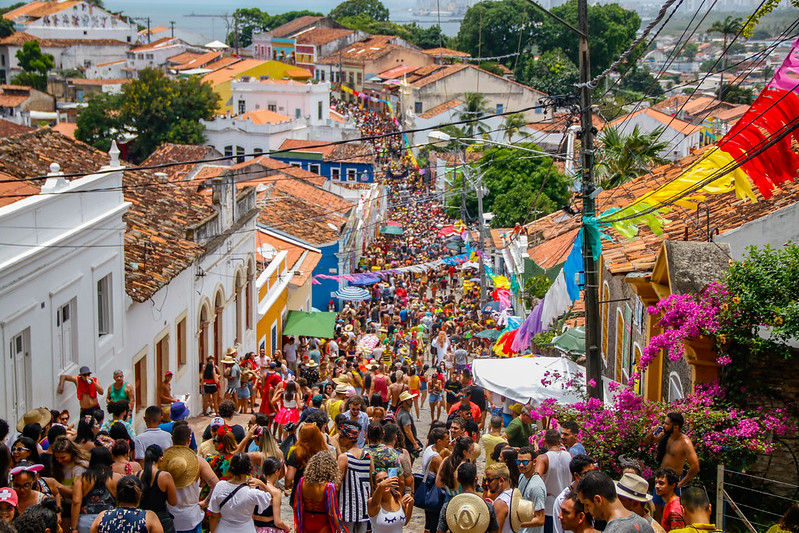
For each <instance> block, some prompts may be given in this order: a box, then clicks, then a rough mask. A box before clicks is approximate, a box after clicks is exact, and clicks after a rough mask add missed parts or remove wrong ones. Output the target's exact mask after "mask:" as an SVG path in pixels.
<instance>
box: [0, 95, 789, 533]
mask: <svg viewBox="0 0 799 533" xmlns="http://www.w3.org/2000/svg"><path fill="white" fill-rule="evenodd" d="M336 106H337V107H338V108H340V110H341V111H342V112H345V113H347V114H349V115H351V116H354V117H355V118H356V121H357V122H358V124H359V126H360V127H361V128H363V129H365V130H368V131H371V132H372V133H383V132H385V131H394V130H392V129H390V128H391V127H393V122H392V121H391V120H390V119H389V118H387V117H385V116H381V115H379V114H376V113H373V112H369V111H364V110H363V109H360V108H358V107H357V106H355V105H353V104H344V103H342V102H337V103H336ZM378 148H379V149H380V150H388V151H390V152H391V153H390V155H389V158H390V159H392V160H396V159H397V158H398V157H400V156H398V155H397V154H395V153H394V151H395V150H398V149H399V147H398V146H395V144H382V145H380V146H378ZM402 157H404V156H402ZM402 164H403V165H404V164H405V163H402ZM389 179H390V178H389ZM387 184H388V185H389V189H390V191H391V193H390V194H391V197H390V200H391V208H390V211H389V212H388V214H387V217H388V220H392V221H397V222H398V223H401V224H402V227H403V232H402V234H401V235H396V236H378V237H376V238H375V239H374V240H373V241H372V242H371V243H370V244H369V246H368V248H367V249H366V250H365V252H364V254H363V259H362V263H361V265H360V272H363V273H367V272H376V271H384V270H386V269H398V268H403V267H412V266H414V265H419V264H422V263H428V264H427V266H426V267H425V268H423V269H413V270H407V269H406V270H404V271H400V272H394V273H392V274H391V275H383V276H380V279H379V281H377V282H376V283H373V284H372V285H370V286H369V298H367V299H364V300H363V301H358V302H345V303H343V305H342V306H341V308H340V309H338V307H339V306H338V305H336V303H335V302H332V301H331V308H332V309H337V312H338V317H337V324H336V327H335V333H334V335H333V336H332V337H331V338H314V337H296V338H295V337H290V338H285V339H284V341H283V343H282V349H281V350H275V352H274V353H272V354H267V353H265V350H263V349H262V350H260V351H259V353H258V354H257V355H256V354H255V353H254V352H249V353H246V354H243V355H240V354H238V352H237V351H236V349H235V348H230V349H228V350H227V351H226V353H225V354H224V356H223V355H222V354H216V355H215V356H214V355H212V356H209V357H208V359H207V360H206V361H204V362H203V363H202V365H201V367H200V368H199V372H198V386H199V389H200V392H201V393H202V397H203V402H202V405H203V412H202V414H203V415H204V416H206V417H209V418H208V419H207V423H205V422H206V419H202V420H203V422H202V423H201V424H200V425H199V426H198V425H197V423H196V422H193V424H192V425H190V424H189V423H188V418H189V414H190V413H189V409H188V407H187V405H186V403H184V401H183V399H182V398H180V397H176V396H175V395H174V394H173V392H172V389H171V380H172V374H171V372H167V373H166V374H165V376H164V380H163V382H162V383H160V384H159V390H158V404H157V405H152V406H149V407H147V408H146V409H145V411H144V424H145V426H146V428H145V429H144V430H143V431H140V432H137V431H136V430H135V427H134V425H133V423H132V409H133V407H134V406H135V405H137V404H136V399H135V398H134V390H133V387H132V386H131V385H130V383H128V382H126V381H125V377H124V373H123V372H122V371H116V372H114V383H112V384H111V385H110V386H108V388H104V387H103V386H101V384H100V383H99V381H98V380H97V379H96V378H94V377H93V376H92V372H91V369H89V368H88V367H82V368H81V369H80V371H79V375H77V376H62V377H61V381H60V383H59V393H61V392H63V391H64V389H65V387H66V386H67V384H71V385H74V386H75V389H76V391H77V395H78V399H79V401H80V412H79V413H77V416H74V415H73V414H72V413H69V412H67V411H60V412H59V411H52V410H48V409H44V408H41V409H34V410H32V411H30V412H28V413H26V414H25V415H24V416H23V418H22V419H21V420H19V422H18V424H17V425H16V427H15V428H10V427H9V426H8V424H7V423H6V422H5V421H0V533H5V532H8V531H16V532H17V533H29V532H31V533H34V532H35V533H42V532H49V533H55V532H56V531H59V530H61V531H66V532H70V531H74V530H77V531H78V532H80V533H89V532H91V533H107V532H108V533H110V532H120V533H140V532H156V533H158V532H167V533H171V532H178V533H200V532H203V531H211V532H214V533H230V532H236V533H247V532H252V533H280V532H288V531H295V532H297V533H344V532H348V533H366V532H367V531H372V532H373V533H400V532H402V531H403V529H404V528H406V526H407V525H408V524H410V523H411V520H412V519H413V516H414V514H416V517H417V520H418V521H420V522H421V519H422V517H423V526H422V525H421V524H420V526H419V527H418V528H415V529H414V530H420V529H422V528H423V529H424V531H425V533H450V532H451V533H499V532H501V533H562V532H564V531H572V532H574V533H594V532H595V531H598V530H603V531H605V532H608V533H654V532H655V531H657V532H658V533H660V532H668V531H674V532H677V533H689V532H690V533H699V532H711V531H715V530H716V527H715V526H714V525H713V524H712V522H713V521H712V517H711V505H710V502H709V500H708V496H707V493H706V492H705V490H704V489H703V488H702V487H701V486H698V485H696V483H695V481H696V480H695V476H696V475H697V474H698V472H699V460H698V458H697V456H696V452H695V451H694V449H693V445H692V443H691V440H690V439H689V438H688V437H687V436H686V435H685V434H684V433H683V432H682V428H683V426H684V423H685V422H684V420H683V418H682V416H681V415H680V414H679V413H670V414H669V415H668V417H667V418H666V419H665V420H664V421H663V423H662V425H659V426H658V427H656V428H653V429H652V431H650V432H649V433H648V434H647V435H643V436H642V442H643V443H644V444H654V443H657V449H658V455H657V461H658V463H659V464H660V465H661V468H659V469H658V470H657V471H656V472H655V473H654V476H653V477H652V479H647V478H645V477H644V473H643V471H642V468H641V465H639V464H637V463H635V462H633V461H629V462H627V463H625V464H623V466H624V469H623V472H622V473H621V476H620V478H619V479H618V480H616V481H614V480H613V479H611V477H610V476H609V475H608V474H607V473H605V472H603V471H601V470H600V468H601V467H602V466H604V465H597V464H596V462H595V461H594V460H593V459H592V458H591V452H592V450H591V449H586V447H585V446H584V445H583V444H582V443H581V442H580V438H579V437H580V427H579V426H578V425H577V424H576V423H575V422H572V421H564V422H562V423H560V424H555V423H552V421H548V420H546V419H544V420H534V418H535V416H534V407H533V406H532V405H530V404H528V405H522V404H520V403H517V402H515V401H513V400H512V399H509V398H504V397H502V396H499V395H497V394H495V393H492V392H490V391H488V390H486V389H484V388H483V387H481V386H479V385H478V384H477V383H475V381H474V375H473V374H472V370H471V366H470V362H471V361H473V360H474V358H479V357H484V356H487V355H488V354H489V353H490V351H489V350H490V348H489V347H490V341H488V340H483V339H480V338H477V336H476V334H477V333H479V332H480V331H483V330H484V329H486V328H491V327H495V326H496V325H497V321H501V317H498V316H494V315H487V314H484V313H483V312H482V309H481V307H480V298H479V293H478V288H477V286H476V284H475V283H473V281H472V280H471V278H472V277H473V276H474V274H473V273H470V271H469V270H463V269H461V268H459V266H458V265H456V264H449V263H447V262H441V263H437V264H435V265H432V266H431V265H430V264H429V262H432V261H436V260H439V259H442V258H445V257H447V256H449V255H451V252H449V250H448V249H447V248H446V247H445V246H444V242H443V241H442V240H441V238H440V237H439V235H438V232H439V229H440V228H441V227H443V226H444V225H447V224H450V223H451V222H452V221H450V220H448V219H447V217H446V215H445V213H444V210H443V207H442V206H441V204H440V203H438V201H437V200H436V199H435V198H433V197H431V196H430V195H429V192H428V190H427V185H426V184H425V183H424V180H422V179H420V176H419V175H418V174H417V175H416V176H415V179H412V180H410V182H409V184H406V185H405V186H404V187H403V188H399V187H396V186H394V184H393V183H391V182H388V183H387ZM472 272H473V271H472ZM102 396H105V405H104V406H101V404H100V401H101V399H102V398H101V397H102ZM423 411H428V413H429V424H428V423H427V422H426V420H427V419H428V417H427V414H428V413H423ZM423 414H424V415H426V416H425V417H424V419H425V422H424V423H423V422H422V419H423V416H422V415H423ZM245 420H246V421H245ZM192 426H194V428H195V429H197V431H196V432H195V431H194V430H193V429H192ZM198 428H202V429H201V430H200V429H198ZM14 429H15V430H16V431H13V432H12V430H14ZM539 437H541V438H540V439H539ZM650 482H653V483H654V494H653V493H652V491H650ZM284 507H286V508H290V509H291V516H290V517H289V516H287V515H286V514H284V513H282V512H281V510H282V509H283V508H284ZM797 515H799V507H797V506H796V505H795V506H794V507H792V509H791V510H789V512H788V513H787V514H786V516H785V517H784V518H783V520H782V522H780V527H781V528H782V529H784V530H785V532H790V533H799V529H798V526H797V522H799V520H797Z"/></svg>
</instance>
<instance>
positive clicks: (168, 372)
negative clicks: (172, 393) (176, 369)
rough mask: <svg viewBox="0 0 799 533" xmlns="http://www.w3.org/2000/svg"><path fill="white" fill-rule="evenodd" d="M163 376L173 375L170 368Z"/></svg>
mask: <svg viewBox="0 0 799 533" xmlns="http://www.w3.org/2000/svg"><path fill="white" fill-rule="evenodd" d="M164 375H165V376H174V375H175V374H173V373H172V371H171V370H167V371H166V374H164Z"/></svg>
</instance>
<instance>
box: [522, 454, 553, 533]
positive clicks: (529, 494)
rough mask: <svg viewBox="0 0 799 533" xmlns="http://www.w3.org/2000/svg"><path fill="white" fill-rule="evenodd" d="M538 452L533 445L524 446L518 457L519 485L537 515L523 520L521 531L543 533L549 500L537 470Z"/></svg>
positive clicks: (523, 495) (523, 532) (524, 532)
mask: <svg viewBox="0 0 799 533" xmlns="http://www.w3.org/2000/svg"><path fill="white" fill-rule="evenodd" d="M536 455H537V452H536V451H535V450H534V449H533V447H532V446H522V447H521V448H519V454H518V456H517V458H516V465H517V466H518V467H519V472H521V475H520V476H519V483H518V487H519V490H520V491H521V493H522V498H524V499H525V500H528V501H531V502H533V509H534V510H535V516H534V517H533V519H532V520H531V521H529V522H522V524H521V528H520V529H519V533H543V531H544V521H545V516H544V513H545V512H546V502H547V488H546V485H544V481H543V480H542V479H541V476H540V475H538V472H536V471H535V458H536Z"/></svg>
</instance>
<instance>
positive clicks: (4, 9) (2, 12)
mask: <svg viewBox="0 0 799 533" xmlns="http://www.w3.org/2000/svg"><path fill="white" fill-rule="evenodd" d="M25 4H27V2H17V3H16V4H11V5H10V6H7V7H0V15H5V14H6V13H8V12H9V11H14V10H15V9H17V8H18V7H22V6H24V5H25Z"/></svg>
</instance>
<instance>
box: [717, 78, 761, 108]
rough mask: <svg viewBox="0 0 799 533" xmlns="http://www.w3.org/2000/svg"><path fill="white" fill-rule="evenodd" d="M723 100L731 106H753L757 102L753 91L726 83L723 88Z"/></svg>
mask: <svg viewBox="0 0 799 533" xmlns="http://www.w3.org/2000/svg"><path fill="white" fill-rule="evenodd" d="M721 100H722V101H724V102H729V103H731V104H751V103H752V102H754V101H755V94H754V92H753V91H752V89H743V88H741V87H738V86H737V85H730V84H729V83H725V84H724V86H723V87H722V88H721Z"/></svg>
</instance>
